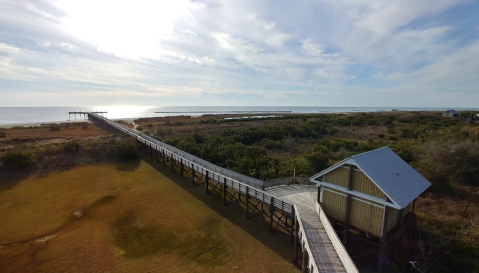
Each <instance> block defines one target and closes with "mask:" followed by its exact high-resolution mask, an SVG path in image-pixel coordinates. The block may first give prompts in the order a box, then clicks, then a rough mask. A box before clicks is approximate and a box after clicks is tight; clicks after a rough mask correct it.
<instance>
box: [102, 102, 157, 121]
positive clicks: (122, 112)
mask: <svg viewBox="0 0 479 273" xmlns="http://www.w3.org/2000/svg"><path fill="white" fill-rule="evenodd" d="M153 108H154V106H137V105H114V106H95V107H94V111H103V112H108V114H107V117H108V118H110V119H119V118H136V117H141V116H145V114H147V113H148V112H150V111H151V110H152V109H153Z"/></svg>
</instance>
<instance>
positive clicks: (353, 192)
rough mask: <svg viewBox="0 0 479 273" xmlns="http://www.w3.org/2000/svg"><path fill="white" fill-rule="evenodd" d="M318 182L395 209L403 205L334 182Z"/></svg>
mask: <svg viewBox="0 0 479 273" xmlns="http://www.w3.org/2000/svg"><path fill="white" fill-rule="evenodd" d="M316 184H318V185H321V186H326V187H328V188H332V189H335V190H338V191H340V192H342V193H345V194H351V195H353V196H357V197H361V198H364V199H366V200H369V201H373V202H375V203H379V204H381V205H385V206H388V207H391V208H395V209H398V210H400V209H401V206H399V205H398V204H395V203H392V202H388V201H386V200H384V199H381V198H378V197H374V196H371V195H369V194H365V193H362V192H358V191H354V190H348V189H346V188H343V187H341V186H338V185H335V184H333V183H329V182H325V181H324V182H317V183H316Z"/></svg>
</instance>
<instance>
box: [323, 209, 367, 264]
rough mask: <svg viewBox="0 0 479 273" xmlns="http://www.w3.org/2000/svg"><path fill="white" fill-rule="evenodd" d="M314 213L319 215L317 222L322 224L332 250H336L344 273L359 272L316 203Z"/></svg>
mask: <svg viewBox="0 0 479 273" xmlns="http://www.w3.org/2000/svg"><path fill="white" fill-rule="evenodd" d="M316 213H317V214H318V215H319V220H320V221H321V223H322V224H323V226H324V229H325V230H326V233H327V234H328V237H329V239H330V240H331V243H332V244H333V247H334V250H336V253H337V254H338V256H339V259H340V260H341V262H342V263H343V266H344V268H345V269H346V272H348V273H349V272H351V273H356V272H359V271H358V269H357V268H356V265H355V264H354V262H353V260H352V259H351V257H350V256H349V253H348V252H347V251H346V248H344V246H343V243H341V240H339V237H338V234H336V231H335V230H334V228H333V226H332V225H331V223H330V222H329V219H328V217H327V216H326V214H325V213H324V211H323V209H322V208H321V206H320V205H319V204H318V203H316Z"/></svg>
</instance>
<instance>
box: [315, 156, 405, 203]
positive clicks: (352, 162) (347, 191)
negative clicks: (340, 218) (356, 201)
mask: <svg viewBox="0 0 479 273" xmlns="http://www.w3.org/2000/svg"><path fill="white" fill-rule="evenodd" d="M344 164H349V165H354V166H356V167H357V168H358V169H359V170H361V172H362V173H363V174H364V175H365V176H366V177H367V178H369V180H371V182H373V184H374V185H375V186H376V187H378V189H380V190H381V192H382V193H383V194H384V195H385V196H386V197H387V198H388V199H389V200H391V202H392V203H389V202H386V201H385V200H383V199H381V198H377V197H374V196H371V195H367V194H364V193H361V195H364V196H360V195H357V194H356V195H357V196H360V197H362V198H365V199H368V200H371V201H374V202H378V201H376V200H375V199H378V200H381V201H382V202H378V203H381V204H385V205H387V206H390V207H393V208H396V209H401V208H402V207H401V206H400V205H399V204H398V203H397V202H396V201H394V199H393V198H391V196H390V195H389V194H387V193H386V191H385V190H384V189H383V188H381V187H380V186H379V184H378V183H377V182H376V181H374V179H372V178H371V176H369V175H368V174H367V173H366V172H365V171H364V170H363V169H362V168H361V166H359V165H358V164H357V163H356V162H355V161H354V159H353V158H351V157H349V158H347V159H345V160H343V161H341V162H339V163H337V164H335V165H333V166H331V167H329V168H327V169H326V170H324V171H322V172H320V173H318V174H315V175H313V176H311V177H310V178H309V181H310V182H312V183H316V184H318V185H323V184H324V183H327V184H329V185H328V187H330V185H334V184H332V183H328V182H327V181H326V182H321V181H318V180H316V179H317V178H319V177H321V176H323V175H325V174H327V173H329V172H332V171H334V170H336V169H337V168H339V167H341V166H343V165H344ZM336 187H337V188H335V189H337V190H339V191H342V192H346V193H351V194H353V193H352V192H356V193H359V192H357V191H349V190H348V189H346V188H344V187H341V186H336Z"/></svg>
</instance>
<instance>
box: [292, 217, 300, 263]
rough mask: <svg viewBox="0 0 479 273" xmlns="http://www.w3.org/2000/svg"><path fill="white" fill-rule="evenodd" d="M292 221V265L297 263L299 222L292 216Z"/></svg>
mask: <svg viewBox="0 0 479 273" xmlns="http://www.w3.org/2000/svg"><path fill="white" fill-rule="evenodd" d="M294 223H295V232H294V233H295V236H294V250H293V251H294V252H293V260H294V261H293V262H294V265H296V264H297V263H298V248H299V223H298V219H297V218H294Z"/></svg>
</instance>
